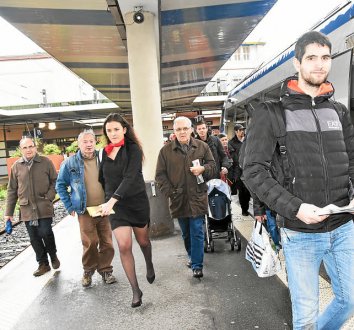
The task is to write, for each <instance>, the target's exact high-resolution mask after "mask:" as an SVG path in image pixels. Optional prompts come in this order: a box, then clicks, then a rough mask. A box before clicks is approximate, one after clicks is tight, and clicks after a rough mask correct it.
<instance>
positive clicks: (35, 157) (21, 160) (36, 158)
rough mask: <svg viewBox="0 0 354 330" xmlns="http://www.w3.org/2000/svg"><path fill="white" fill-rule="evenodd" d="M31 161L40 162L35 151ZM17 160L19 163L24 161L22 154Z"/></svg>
mask: <svg viewBox="0 0 354 330" xmlns="http://www.w3.org/2000/svg"><path fill="white" fill-rule="evenodd" d="M33 161H34V162H37V163H40V162H41V158H40V156H39V154H38V153H36V154H35V155H34V157H33ZM19 162H20V163H24V162H25V160H24V158H23V156H21V158H20V159H19Z"/></svg>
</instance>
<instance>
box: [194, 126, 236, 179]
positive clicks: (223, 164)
mask: <svg viewBox="0 0 354 330" xmlns="http://www.w3.org/2000/svg"><path fill="white" fill-rule="evenodd" d="M195 129H196V131H197V134H198V135H197V137H196V139H197V140H201V141H203V142H205V143H207V144H208V146H209V148H210V151H211V153H212V155H213V157H214V160H215V164H216V176H215V178H217V179H220V175H221V174H225V175H226V174H227V173H228V168H229V167H230V163H229V160H228V158H227V156H226V154H225V151H224V148H223V146H222V144H221V142H220V140H219V139H218V137H216V136H214V135H210V134H209V133H208V127H207V125H206V123H205V121H198V122H196V124H195Z"/></svg>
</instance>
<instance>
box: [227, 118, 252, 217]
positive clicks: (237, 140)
mask: <svg viewBox="0 0 354 330" xmlns="http://www.w3.org/2000/svg"><path fill="white" fill-rule="evenodd" d="M234 131H235V136H234V137H233V138H232V139H231V140H230V141H229V147H230V148H232V149H233V150H234V151H233V152H232V157H233V159H234V163H233V176H234V177H233V178H232V184H233V187H232V189H233V190H234V187H236V190H237V192H238V200H239V202H240V206H241V210H242V215H243V216H248V215H249V213H248V209H249V203H250V199H251V194H250V193H249V191H248V189H247V187H246V186H245V184H244V183H243V181H242V179H241V177H242V168H241V167H240V163H239V160H240V151H241V147H242V144H243V141H244V140H245V128H244V127H243V126H242V125H241V124H236V125H235V127H234Z"/></svg>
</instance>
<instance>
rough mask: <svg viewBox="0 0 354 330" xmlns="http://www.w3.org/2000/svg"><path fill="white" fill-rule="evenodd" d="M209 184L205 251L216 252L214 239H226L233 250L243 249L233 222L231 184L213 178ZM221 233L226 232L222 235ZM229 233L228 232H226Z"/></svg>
mask: <svg viewBox="0 0 354 330" xmlns="http://www.w3.org/2000/svg"><path fill="white" fill-rule="evenodd" d="M207 185H208V204H209V205H208V215H207V216H206V217H205V237H204V252H209V251H211V252H214V241H213V239H225V238H227V240H228V241H229V242H230V245H231V251H233V250H234V249H235V246H236V250H237V251H240V250H241V238H240V237H238V236H237V233H236V228H235V227H234V225H233V223H232V214H231V190H230V187H229V185H228V184H227V183H226V182H224V181H222V180H220V179H213V180H210V181H208V182H207ZM220 233H225V234H224V235H221V234H220ZM226 233H227V234H226Z"/></svg>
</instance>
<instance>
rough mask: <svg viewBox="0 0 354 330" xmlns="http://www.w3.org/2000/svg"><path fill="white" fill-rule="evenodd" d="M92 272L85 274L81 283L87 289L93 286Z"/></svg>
mask: <svg viewBox="0 0 354 330" xmlns="http://www.w3.org/2000/svg"><path fill="white" fill-rule="evenodd" d="M92 275H93V273H92V272H84V276H83V277H82V280H81V283H82V286H83V287H84V288H87V287H88V286H90V285H91V284H92Z"/></svg>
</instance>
